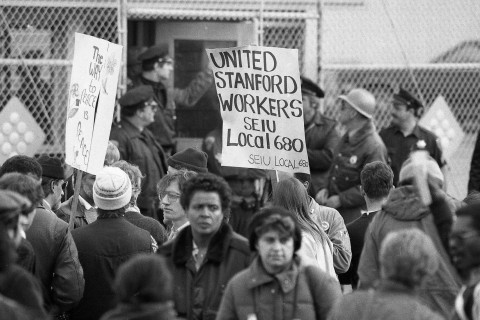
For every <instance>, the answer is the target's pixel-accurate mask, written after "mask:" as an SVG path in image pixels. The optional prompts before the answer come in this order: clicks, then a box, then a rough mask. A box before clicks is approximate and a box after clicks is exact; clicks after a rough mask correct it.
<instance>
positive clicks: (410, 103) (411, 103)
mask: <svg viewBox="0 0 480 320" xmlns="http://www.w3.org/2000/svg"><path fill="white" fill-rule="evenodd" d="M393 99H394V100H395V101H397V102H399V103H401V104H403V105H405V106H406V107H407V109H415V110H417V109H420V108H423V106H422V103H421V102H420V101H419V100H418V99H417V98H416V97H415V96H414V95H413V94H411V93H410V92H408V91H407V90H405V89H403V88H400V90H399V91H398V93H395V94H394V95H393Z"/></svg>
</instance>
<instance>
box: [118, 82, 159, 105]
mask: <svg viewBox="0 0 480 320" xmlns="http://www.w3.org/2000/svg"><path fill="white" fill-rule="evenodd" d="M153 96H154V93H153V89H152V86H145V85H144V86H138V87H135V88H133V89H131V90H128V91H127V93H125V94H124V95H123V96H122V97H121V98H120V99H119V100H118V103H120V105H121V106H122V107H130V106H135V105H137V104H139V103H141V102H145V101H148V100H150V99H152V98H153Z"/></svg>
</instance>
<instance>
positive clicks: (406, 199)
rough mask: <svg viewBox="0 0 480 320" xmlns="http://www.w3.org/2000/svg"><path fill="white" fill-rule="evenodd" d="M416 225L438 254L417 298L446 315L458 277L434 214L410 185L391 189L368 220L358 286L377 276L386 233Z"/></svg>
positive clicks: (367, 285)
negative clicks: (438, 229)
mask: <svg viewBox="0 0 480 320" xmlns="http://www.w3.org/2000/svg"><path fill="white" fill-rule="evenodd" d="M409 228H417V229H420V230H421V231H423V232H425V233H426V234H427V235H428V236H429V237H430V238H431V240H432V241H433V243H434V245H435V247H436V249H437V252H438V256H439V267H438V270H437V272H435V273H434V274H433V275H431V276H427V278H426V281H425V282H424V284H423V285H422V287H421V288H420V289H419V291H418V292H419V297H420V299H421V300H422V302H423V303H425V304H426V305H427V306H428V307H430V308H431V309H432V310H434V311H436V312H438V313H440V314H441V315H443V316H444V317H446V318H448V317H449V316H450V314H451V313H452V310H453V307H454V301H455V296H456V294H457V293H458V290H459V289H460V279H459V276H458V275H457V273H456V271H455V269H454V267H453V266H452V264H451V263H450V259H449V256H448V254H447V252H446V250H445V248H444V246H443V245H442V242H441V240H440V237H439V234H438V231H437V228H436V226H435V223H434V221H433V216H432V214H431V212H430V209H429V208H428V207H425V206H424V205H423V203H422V202H421V200H420V198H419V196H418V195H417V191H416V189H415V187H413V186H403V187H400V188H396V189H394V190H392V191H391V192H390V196H389V198H388V200H387V203H386V204H385V205H384V206H383V208H382V210H381V211H380V212H378V213H377V214H376V215H375V217H374V218H373V220H372V222H371V223H370V226H369V229H368V230H367V233H366V236H365V243H364V247H363V251H362V255H361V257H360V263H359V266H358V275H359V279H360V287H361V288H368V287H371V286H373V285H374V284H375V282H376V281H377V280H378V279H379V278H380V265H379V248H380V244H381V243H382V241H383V239H384V238H385V237H386V235H387V234H388V233H389V232H392V231H397V230H402V229H409Z"/></svg>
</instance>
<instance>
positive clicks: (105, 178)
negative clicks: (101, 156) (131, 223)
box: [93, 167, 132, 210]
mask: <svg viewBox="0 0 480 320" xmlns="http://www.w3.org/2000/svg"><path fill="white" fill-rule="evenodd" d="M131 198H132V184H131V182H130V178H128V176H127V174H126V173H125V172H124V171H123V170H122V169H120V168H117V167H105V168H103V169H102V171H100V172H99V173H98V174H97V177H96V179H95V183H94V184H93V201H94V202H95V204H96V205H97V207H99V208H100V209H103V210H116V209H120V208H122V207H125V206H126V205H127V204H128V203H129V202H130V199H131Z"/></svg>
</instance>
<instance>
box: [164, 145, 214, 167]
mask: <svg viewBox="0 0 480 320" xmlns="http://www.w3.org/2000/svg"><path fill="white" fill-rule="evenodd" d="M207 160H208V156H207V154H206V153H205V152H203V151H201V150H198V149H194V148H187V149H185V150H183V151H180V152H177V153H175V154H174V155H173V156H171V157H170V158H168V159H167V164H168V165H169V166H170V167H172V168H175V169H177V170H180V169H187V170H191V171H195V172H208V169H207Z"/></svg>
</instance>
